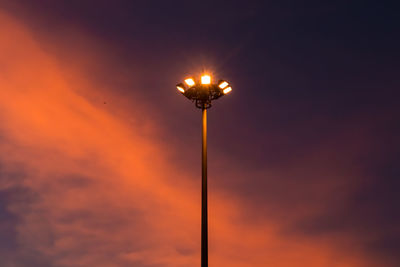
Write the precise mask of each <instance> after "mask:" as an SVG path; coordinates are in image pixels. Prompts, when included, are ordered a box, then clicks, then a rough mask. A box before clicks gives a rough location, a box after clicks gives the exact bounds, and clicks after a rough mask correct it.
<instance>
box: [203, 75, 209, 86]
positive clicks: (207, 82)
mask: <svg viewBox="0 0 400 267" xmlns="http://www.w3.org/2000/svg"><path fill="white" fill-rule="evenodd" d="M210 83H211V76H210V75H203V76H201V84H210Z"/></svg>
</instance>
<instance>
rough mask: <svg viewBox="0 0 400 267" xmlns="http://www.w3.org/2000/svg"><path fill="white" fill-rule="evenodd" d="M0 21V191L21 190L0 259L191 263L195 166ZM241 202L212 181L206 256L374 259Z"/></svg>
mask: <svg viewBox="0 0 400 267" xmlns="http://www.w3.org/2000/svg"><path fill="white" fill-rule="evenodd" d="M0 30H1V32H2V34H1V35H0V64H1V65H0V88H1V89H0V120H1V125H0V132H1V134H0V136H1V139H0V140H1V141H0V142H1V143H0V147H1V150H0V162H1V165H2V166H3V169H4V170H5V172H4V173H6V174H7V175H3V176H2V178H1V181H0V189H1V190H2V191H9V192H11V191H12V190H14V189H16V188H19V189H21V190H22V191H23V193H21V195H22V196H24V197H19V198H15V199H12V200H10V201H9V202H8V206H7V208H8V210H9V211H10V212H11V213H13V214H15V215H16V216H17V217H18V220H17V224H16V225H15V230H16V236H15V239H16V242H17V244H18V247H17V248H16V251H15V252H14V255H13V256H12V257H8V258H7V259H6V262H3V263H2V264H3V265H5V266H32V265H29V264H26V262H31V263H32V262H36V263H37V264H39V263H40V264H41V266H46V264H47V265H49V266H98V267H102V266H104V267H106V266H138V267H140V266H171V267H172V266H174V267H189V266H190V267H191V266H196V265H199V255H200V253H199V249H200V246H199V240H200V229H199V227H200V191H199V185H200V184H199V183H195V182H193V181H196V179H195V178H192V177H196V176H197V175H198V173H197V172H195V173H187V172H185V171H182V170H180V168H179V164H178V163H175V162H171V160H170V158H169V155H170V154H169V153H170V152H165V151H168V150H170V149H173V148H171V147H168V145H165V144H162V142H160V140H159V139H157V138H162V137H160V133H159V132H158V131H160V130H159V129H158V128H157V126H156V125H157V123H156V122H151V121H145V122H144V123H143V120H146V117H145V116H141V114H146V113H148V112H151V111H149V110H146V107H145V106H144V105H140V106H139V105H138V106H137V108H138V109H137V110H135V111H132V110H125V111H124V110H122V111H121V112H122V113H123V114H124V115H121V114H122V113H118V112H114V111H112V110H110V109H108V108H107V106H106V105H104V104H103V103H99V102H96V99H97V98H96V97H97V95H96V94H98V91H96V87H97V86H98V85H97V84H91V83H90V82H88V81H87V80H86V81H85V79H83V78H82V77H79V72H80V70H76V69H75V70H70V69H69V68H68V67H66V66H64V65H63V62H62V60H60V59H59V58H55V57H54V56H52V54H50V53H48V52H46V51H45V50H44V49H43V48H42V47H41V44H40V41H37V40H35V36H33V35H32V33H31V32H30V31H29V29H28V28H26V27H25V26H24V25H22V24H20V23H18V22H17V21H15V19H13V18H11V17H9V16H8V15H6V14H4V13H0ZM79 41H81V42H83V40H79ZM88 42H89V41H88ZM82 60H83V61H85V60H88V59H85V56H84V54H83V53H82ZM91 60H93V59H91ZM95 60H98V62H100V61H101V60H102V59H101V58H98V59H95ZM78 65H79V64H75V66H78ZM82 71H84V70H82ZM108 74H109V75H113V74H112V73H108ZM110 92H111V90H110ZM110 92H108V94H109V97H111V98H113V99H114V100H115V101H118V96H117V95H113V94H112V93H110ZM97 100H98V99H97ZM120 102H121V103H123V100H122V99H121V100H120ZM115 106H117V104H115ZM121 107H124V104H121ZM131 112H132V113H131ZM127 114H128V115H127ZM129 114H130V115H129ZM126 116H138V118H137V119H134V120H132V121H130V122H129V123H127V122H126V121H125V120H124V119H125V118H126ZM249 208H250V207H246V204H240V198H239V197H236V196H235V195H234V194H232V192H228V191H225V190H224V189H222V188H218V189H216V190H213V192H212V195H211V199H210V266H219V267H224V266H227V267H247V266H249V267H257V266H260V267H261V266H274V267H289V266H299V267H301V266H304V267H305V266H307V267H320V266H325V267H326V266H341V267H346V266H349V267H350V266H351V267H357V266H360V267H361V266H362V267H368V266H373V264H372V263H371V262H368V261H367V259H365V258H364V257H362V255H361V254H360V251H359V250H358V249H354V250H352V251H350V250H346V251H340V250H338V249H337V244H340V242H339V241H340V240H332V239H330V240H323V239H317V238H307V237H305V236H300V235H293V236H290V235H287V234H284V233H282V232H281V225H280V223H279V222H277V221H273V220H270V221H268V220H265V219H262V220H259V221H257V222H251V221H248V220H246V210H247V209H249ZM14 264H15V265H14Z"/></svg>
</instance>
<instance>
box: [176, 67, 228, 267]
mask: <svg viewBox="0 0 400 267" xmlns="http://www.w3.org/2000/svg"><path fill="white" fill-rule="evenodd" d="M185 83H186V85H185V84H183V83H179V84H177V85H176V88H177V89H178V90H179V91H180V92H181V93H182V94H183V95H184V96H186V97H187V98H188V99H189V100H191V101H192V102H194V103H195V105H196V107H197V108H200V109H201V110H202V113H203V130H202V153H201V155H202V160H201V161H202V164H201V165H202V169H201V177H202V179H201V180H202V183H201V184H202V187H201V267H208V203H207V109H208V108H210V107H211V101H212V100H215V99H218V98H220V97H221V96H223V95H226V94H228V93H230V92H231V91H232V87H230V86H229V83H228V82H227V81H224V80H220V81H219V82H218V83H217V84H213V83H212V82H211V76H210V75H207V74H204V75H203V76H201V78H200V82H196V81H195V80H194V78H192V77H190V78H187V79H185Z"/></svg>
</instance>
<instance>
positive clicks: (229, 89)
mask: <svg viewBox="0 0 400 267" xmlns="http://www.w3.org/2000/svg"><path fill="white" fill-rule="evenodd" d="M230 91H232V87H228V88H225V89H224V91H223V92H224V94H227V93H229V92H230Z"/></svg>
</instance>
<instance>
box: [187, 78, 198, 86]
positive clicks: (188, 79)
mask: <svg viewBox="0 0 400 267" xmlns="http://www.w3.org/2000/svg"><path fill="white" fill-rule="evenodd" d="M185 83H186V84H187V85H189V86H193V85H195V84H196V83H195V82H194V80H193V78H187V79H186V80H185Z"/></svg>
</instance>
